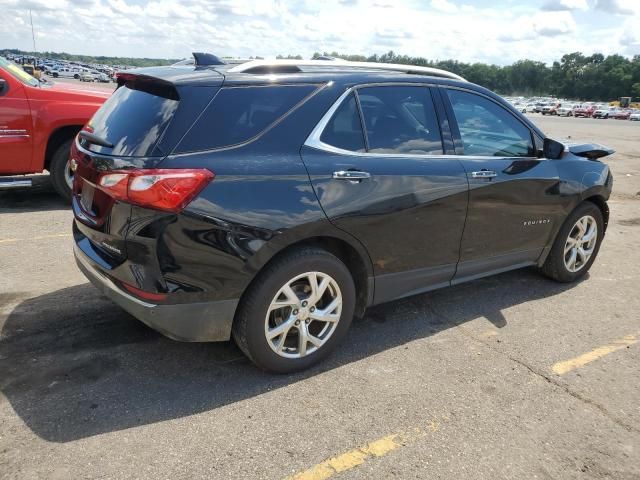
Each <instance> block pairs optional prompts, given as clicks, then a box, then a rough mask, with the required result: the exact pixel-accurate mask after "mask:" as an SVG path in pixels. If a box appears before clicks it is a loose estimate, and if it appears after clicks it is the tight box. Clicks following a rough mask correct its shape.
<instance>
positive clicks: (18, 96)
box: [0, 64, 33, 174]
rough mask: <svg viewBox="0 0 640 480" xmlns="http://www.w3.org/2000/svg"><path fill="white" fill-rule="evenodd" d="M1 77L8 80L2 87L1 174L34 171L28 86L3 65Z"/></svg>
mask: <svg viewBox="0 0 640 480" xmlns="http://www.w3.org/2000/svg"><path fill="white" fill-rule="evenodd" d="M9 67H10V68H16V69H18V67H15V65H12V64H11V65H9ZM9 67H7V68H9ZM22 74H24V75H26V73H24V72H22ZM0 78H1V79H2V80H4V85H3V86H1V87H0V174H13V173H16V174H18V173H25V172H30V171H31V170H30V169H31V160H32V158H31V156H32V145H33V142H32V139H31V135H32V125H31V110H30V108H29V101H28V100H27V96H26V93H25V87H24V86H23V85H22V84H21V83H20V82H18V81H17V80H16V79H15V78H13V77H11V76H10V75H9V74H8V73H7V72H6V71H5V70H3V69H0Z"/></svg>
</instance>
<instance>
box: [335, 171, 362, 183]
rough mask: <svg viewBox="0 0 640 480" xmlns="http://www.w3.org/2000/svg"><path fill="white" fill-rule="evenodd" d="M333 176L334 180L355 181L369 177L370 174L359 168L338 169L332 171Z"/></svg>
mask: <svg viewBox="0 0 640 480" xmlns="http://www.w3.org/2000/svg"><path fill="white" fill-rule="evenodd" d="M333 178H335V179H336V180H352V181H356V182H357V181H359V180H366V179H367V178H371V174H370V173H369V172H362V171H360V170H340V171H339V172H333Z"/></svg>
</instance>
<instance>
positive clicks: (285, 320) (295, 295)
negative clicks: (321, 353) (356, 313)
mask: <svg viewBox="0 0 640 480" xmlns="http://www.w3.org/2000/svg"><path fill="white" fill-rule="evenodd" d="M341 313H342V293H341V292H340V287H339V286H338V284H337V283H336V281H335V280H334V279H333V278H331V277H330V276H329V275H327V274H325V273H322V272H306V273H303V274H302V275H298V276H296V277H294V278H292V279H291V280H289V281H287V283H285V284H284V285H283V286H282V288H281V289H280V290H278V293H276V294H275V296H274V297H273V300H272V301H271V304H270V305H269V308H268V310H267V315H266V317H265V324H264V334H265V337H266V339H267V342H268V344H269V346H270V347H271V349H272V350H273V351H274V352H275V353H277V354H278V355H280V356H282V357H285V358H303V357H306V356H307V355H311V354H312V353H313V352H315V351H316V350H318V349H319V348H322V346H323V345H324V344H325V343H326V342H327V341H328V340H329V339H330V338H331V335H333V333H334V332H335V330H336V327H337V325H338V322H339V320H340V314H341Z"/></svg>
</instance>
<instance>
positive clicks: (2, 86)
mask: <svg viewBox="0 0 640 480" xmlns="http://www.w3.org/2000/svg"><path fill="white" fill-rule="evenodd" d="M6 86H7V81H6V80H5V79H4V78H0V95H2V94H3V93H4V89H5V88H6Z"/></svg>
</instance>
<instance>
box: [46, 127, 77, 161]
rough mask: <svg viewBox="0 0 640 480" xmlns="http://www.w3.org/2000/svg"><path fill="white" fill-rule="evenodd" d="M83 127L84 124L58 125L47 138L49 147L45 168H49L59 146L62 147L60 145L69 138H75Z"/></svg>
mask: <svg viewBox="0 0 640 480" xmlns="http://www.w3.org/2000/svg"><path fill="white" fill-rule="evenodd" d="M81 128H82V125H65V126H63V127H58V128H57V129H55V130H54V131H53V132H52V133H51V135H49V138H48V139H47V148H46V150H45V154H44V168H45V169H46V170H49V167H50V165H51V160H52V159H53V155H54V154H55V153H56V151H57V150H58V148H60V145H62V144H63V143H64V142H66V141H67V140H70V139H73V138H74V137H75V136H76V135H77V134H78V132H79V131H80V129H81Z"/></svg>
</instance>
